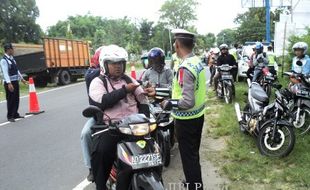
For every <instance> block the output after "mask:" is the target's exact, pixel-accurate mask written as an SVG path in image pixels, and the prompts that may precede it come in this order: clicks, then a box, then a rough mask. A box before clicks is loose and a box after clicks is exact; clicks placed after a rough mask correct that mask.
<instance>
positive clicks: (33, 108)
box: [26, 77, 44, 114]
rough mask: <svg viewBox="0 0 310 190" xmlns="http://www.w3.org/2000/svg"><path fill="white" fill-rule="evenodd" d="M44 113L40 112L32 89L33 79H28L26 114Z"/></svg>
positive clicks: (35, 94)
mask: <svg viewBox="0 0 310 190" xmlns="http://www.w3.org/2000/svg"><path fill="white" fill-rule="evenodd" d="M43 112H44V111H40V106H39V101H38V97H37V93H36V88H35V87H34V82H33V78H32V77H30V78H29V113H26V114H40V113H43Z"/></svg>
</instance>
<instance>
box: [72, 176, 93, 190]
mask: <svg viewBox="0 0 310 190" xmlns="http://www.w3.org/2000/svg"><path fill="white" fill-rule="evenodd" d="M91 183H92V182H90V181H88V180H87V179H86V178H85V179H84V181H82V182H81V183H80V184H78V185H77V186H76V187H74V188H73V189H72V190H83V189H84V188H85V187H87V186H88V185H89V184H91Z"/></svg>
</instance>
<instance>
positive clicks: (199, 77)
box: [172, 56, 206, 120]
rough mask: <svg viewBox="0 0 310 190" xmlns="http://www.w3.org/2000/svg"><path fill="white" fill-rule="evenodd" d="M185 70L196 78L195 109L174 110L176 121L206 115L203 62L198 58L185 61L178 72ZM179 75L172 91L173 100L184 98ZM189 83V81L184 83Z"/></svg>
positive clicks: (194, 57) (174, 81) (175, 79)
mask: <svg viewBox="0 0 310 190" xmlns="http://www.w3.org/2000/svg"><path fill="white" fill-rule="evenodd" d="M181 68H184V69H186V70H188V71H190V72H191V73H192V74H193V76H194V77H195V84H194V85H195V88H194V90H195V92H194V96H195V105H194V107H193V108H191V109H188V110H178V109H174V110H172V116H173V117H174V118H176V119H180V120H187V119H195V118H198V117H200V116H202V115H203V114H204V111H205V100H206V77H205V69H204V67H203V66H202V65H201V60H200V59H199V58H198V57H197V56H193V57H190V58H187V59H185V60H184V61H183V62H182V63H181V64H180V65H179V68H178V70H180V69H181ZM178 75H179V73H178V74H177V75H176V76H175V77H174V79H173V90H172V99H177V100H179V99H181V98H182V86H181V85H180V83H179V81H178ZM183 82H187V81H183Z"/></svg>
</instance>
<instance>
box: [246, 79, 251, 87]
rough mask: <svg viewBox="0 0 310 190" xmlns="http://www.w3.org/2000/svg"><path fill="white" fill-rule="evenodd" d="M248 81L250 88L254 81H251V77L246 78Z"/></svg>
mask: <svg viewBox="0 0 310 190" xmlns="http://www.w3.org/2000/svg"><path fill="white" fill-rule="evenodd" d="M246 81H247V82H248V87H249V88H250V87H251V84H252V82H251V79H249V78H248V79H246Z"/></svg>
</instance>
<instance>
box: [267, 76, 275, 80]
mask: <svg viewBox="0 0 310 190" xmlns="http://www.w3.org/2000/svg"><path fill="white" fill-rule="evenodd" d="M266 79H267V80H274V77H272V76H266Z"/></svg>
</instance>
